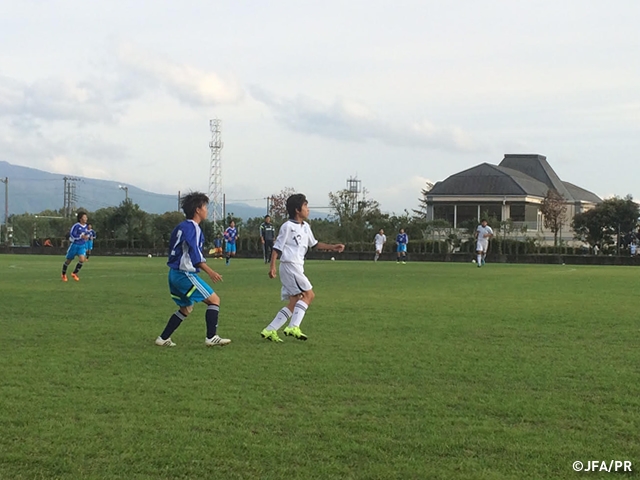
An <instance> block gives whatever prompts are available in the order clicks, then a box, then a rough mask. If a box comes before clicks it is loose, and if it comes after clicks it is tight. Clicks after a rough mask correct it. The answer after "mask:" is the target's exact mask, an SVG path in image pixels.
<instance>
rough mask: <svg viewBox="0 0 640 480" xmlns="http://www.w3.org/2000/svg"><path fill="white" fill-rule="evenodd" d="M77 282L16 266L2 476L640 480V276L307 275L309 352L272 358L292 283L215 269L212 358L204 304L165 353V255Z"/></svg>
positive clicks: (562, 270) (12, 259) (255, 266)
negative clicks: (270, 337) (619, 468)
mask: <svg viewBox="0 0 640 480" xmlns="http://www.w3.org/2000/svg"><path fill="white" fill-rule="evenodd" d="M61 264H62V258H58V257H49V256H22V255H20V256H17V255H14V256H10V255H0V331H1V333H2V338H1V341H0V373H1V380H0V478H1V479H11V480H17V479H58V478H60V479H116V478H117V479H120V478H122V479H147V478H148V479H161V478H162V479H164V478H166V479H207V478H216V479H465V480H467V479H555V478H557V479H566V478H581V477H588V478H610V475H611V474H607V473H602V474H599V473H592V474H589V473H575V472H573V470H572V463H573V462H574V461H576V460H580V461H583V462H585V463H586V461H588V460H607V461H610V460H629V461H632V462H633V463H634V466H633V468H634V470H635V469H639V470H640V453H639V452H640V435H639V433H638V432H639V429H640V374H639V365H640V349H639V348H638V347H639V343H638V333H639V329H640V326H639V322H638V320H639V319H640V313H639V312H638V303H639V302H638V300H637V294H638V287H639V283H640V282H639V281H638V278H639V276H640V270H638V269H634V268H632V267H586V266H585V267H580V266H577V267H576V266H573V267H569V266H559V265H554V266H531V265H526V266H525V265H492V264H487V265H486V266H485V267H484V268H483V269H478V268H476V267H475V265H472V264H471V263H469V264H437V263H409V264H407V265H397V264H396V263H395V262H393V263H378V264H374V263H373V262H370V263H368V262H367V263H365V262H344V261H336V262H320V261H314V262H307V266H306V271H307V274H308V276H309V278H310V279H311V281H312V283H313V284H314V289H315V291H316V301H315V303H314V304H313V306H312V307H311V308H310V309H309V311H308V313H307V316H306V317H305V320H304V322H303V324H302V327H303V331H304V332H305V333H307V334H308V335H309V341H307V342H300V341H296V340H291V339H289V338H286V337H283V338H285V343H283V344H272V343H269V342H266V341H264V340H262V339H261V338H260V336H259V332H260V330H262V329H263V328H264V327H265V325H266V324H267V323H269V321H271V319H272V318H273V316H274V315H275V313H276V312H277V311H278V309H279V308H280V306H281V305H282V303H281V302H279V292H280V283H279V281H277V280H270V279H268V278H267V269H266V268H265V266H264V264H263V263H262V262H261V261H260V260H242V259H239V260H234V261H233V262H232V264H231V266H230V267H225V266H224V264H223V263H222V262H218V261H211V262H210V264H211V265H212V266H213V268H214V269H217V270H219V271H220V272H221V273H222V274H223V275H224V282H223V283H222V284H219V285H217V286H216V287H215V288H216V292H217V293H218V294H219V295H220V297H221V299H222V305H221V314H220V328H219V332H220V334H221V335H222V336H226V337H229V338H231V339H232V340H233V343H232V344H231V345H229V346H228V347H225V348H209V349H207V348H205V346H204V334H205V327H204V308H203V306H202V305H198V306H196V308H195V310H194V312H193V314H192V315H191V316H190V317H189V319H188V320H186V321H185V322H184V323H183V324H182V326H181V327H180V329H179V330H178V331H176V333H175V334H174V335H173V336H172V338H173V340H174V341H175V342H176V343H177V344H178V346H177V347H175V348H173V349H169V348H160V347H156V346H155V345H154V344H153V341H154V339H155V337H156V336H157V335H158V334H159V333H160V332H161V331H162V329H163V327H164V325H165V323H166V321H167V319H168V318H169V316H170V315H171V313H172V312H174V311H175V306H174V304H173V302H172V301H171V299H170V297H169V295H168V289H167V285H166V270H167V269H166V266H165V264H164V259H161V258H153V259H148V258H102V257H92V258H91V261H90V262H89V263H88V264H87V265H86V266H85V268H84V269H83V270H82V272H81V281H80V282H79V283H76V282H73V281H72V280H71V279H70V281H69V282H68V283H62V282H61V281H60V280H59V275H60V272H59V270H60V266H61ZM72 265H75V263H74V264H72ZM205 277H206V276H205ZM626 475H630V476H631V477H634V476H635V475H636V473H635V472H634V473H632V474H626Z"/></svg>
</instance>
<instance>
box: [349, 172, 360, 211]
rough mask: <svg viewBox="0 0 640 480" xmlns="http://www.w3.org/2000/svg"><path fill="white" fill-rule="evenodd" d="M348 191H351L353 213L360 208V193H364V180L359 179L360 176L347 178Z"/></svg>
mask: <svg viewBox="0 0 640 480" xmlns="http://www.w3.org/2000/svg"><path fill="white" fill-rule="evenodd" d="M347 191H348V192H349V197H350V202H349V203H350V204H351V214H352V215H353V214H354V213H355V211H356V209H357V208H358V202H359V201H360V193H362V180H358V177H357V176H355V177H349V179H348V180H347Z"/></svg>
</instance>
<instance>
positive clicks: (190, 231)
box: [167, 220, 206, 273]
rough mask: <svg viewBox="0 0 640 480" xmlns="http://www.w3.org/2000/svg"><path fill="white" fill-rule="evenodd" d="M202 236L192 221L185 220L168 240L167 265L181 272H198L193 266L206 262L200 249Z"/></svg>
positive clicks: (201, 247) (202, 244)
mask: <svg viewBox="0 0 640 480" xmlns="http://www.w3.org/2000/svg"><path fill="white" fill-rule="evenodd" d="M203 247H204V234H203V233H202V230H201V229H200V226H199V225H198V224H197V223H196V222H194V221H193V220H185V221H183V222H182V223H180V224H179V225H178V226H177V227H176V228H174V229H173V232H172V233H171V239H170V240H169V248H170V249H171V250H170V251H169V260H168V261H167V265H168V266H169V267H171V268H173V269H174V270H182V271H183V272H195V273H197V272H199V271H200V269H199V268H196V266H195V265H198V264H199V263H203V262H206V259H205V258H204V255H203V253H202V249H203Z"/></svg>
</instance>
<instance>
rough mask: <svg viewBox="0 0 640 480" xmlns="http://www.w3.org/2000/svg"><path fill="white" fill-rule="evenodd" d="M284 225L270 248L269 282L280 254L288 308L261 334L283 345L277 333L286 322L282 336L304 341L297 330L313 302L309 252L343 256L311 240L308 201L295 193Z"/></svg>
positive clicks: (341, 247)
mask: <svg viewBox="0 0 640 480" xmlns="http://www.w3.org/2000/svg"><path fill="white" fill-rule="evenodd" d="M287 213H288V214H289V220H288V221H286V222H285V223H284V224H283V225H282V226H281V227H280V231H279V232H278V238H277V239H276V243H275V244H274V245H273V252H272V253H271V264H270V268H269V278H276V260H277V259H278V254H280V282H281V283H282V290H281V297H282V300H288V301H289V304H288V305H287V306H286V307H284V308H282V309H281V310H280V311H279V312H278V314H277V315H276V316H275V318H274V319H273V320H272V322H271V323H270V324H269V325H267V327H266V328H265V329H264V330H262V332H261V335H262V337H263V338H266V339H267V340H271V341H272V342H282V340H281V339H280V337H278V330H279V329H280V327H282V326H283V325H284V324H285V323H286V322H287V320H289V326H288V327H286V328H285V329H284V334H285V335H287V336H292V337H294V338H297V339H298V340H306V339H307V336H306V335H305V334H304V333H302V331H301V330H300V324H301V323H302V318H303V317H304V314H305V313H306V311H307V308H308V307H309V305H311V302H312V301H313V298H314V296H315V295H314V293H313V285H311V282H309V279H308V278H307V277H306V276H305V274H304V256H305V255H306V253H307V250H308V249H309V248H313V247H318V248H320V249H322V250H331V251H334V252H338V253H340V252H342V251H343V250H344V245H342V244H329V243H322V242H318V241H317V240H316V239H315V237H314V236H313V232H312V231H311V227H310V226H309V224H308V223H307V222H305V220H306V219H307V218H308V217H309V206H308V204H307V198H306V197H305V196H304V195H303V194H301V193H296V194H295V195H291V196H290V197H289V198H288V199H287Z"/></svg>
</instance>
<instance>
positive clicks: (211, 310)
mask: <svg viewBox="0 0 640 480" xmlns="http://www.w3.org/2000/svg"><path fill="white" fill-rule="evenodd" d="M196 278H197V277H196ZM198 280H200V279H199V278H198ZM200 282H201V283H202V284H204V285H205V286H206V287H209V285H207V284H206V283H204V282H203V281H202V280H200ZM209 290H210V287H209ZM202 301H203V302H204V303H205V304H206V305H207V311H206V312H205V322H206V323H207V338H206V339H205V341H204V344H205V345H206V346H207V347H224V346H225V345H228V344H230V343H231V340H229V339H228V338H221V337H220V336H219V335H218V316H219V314H220V297H218V295H216V294H215V293H213V291H212V293H211V295H209V296H208V297H207V298H205V299H204V300H202Z"/></svg>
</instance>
